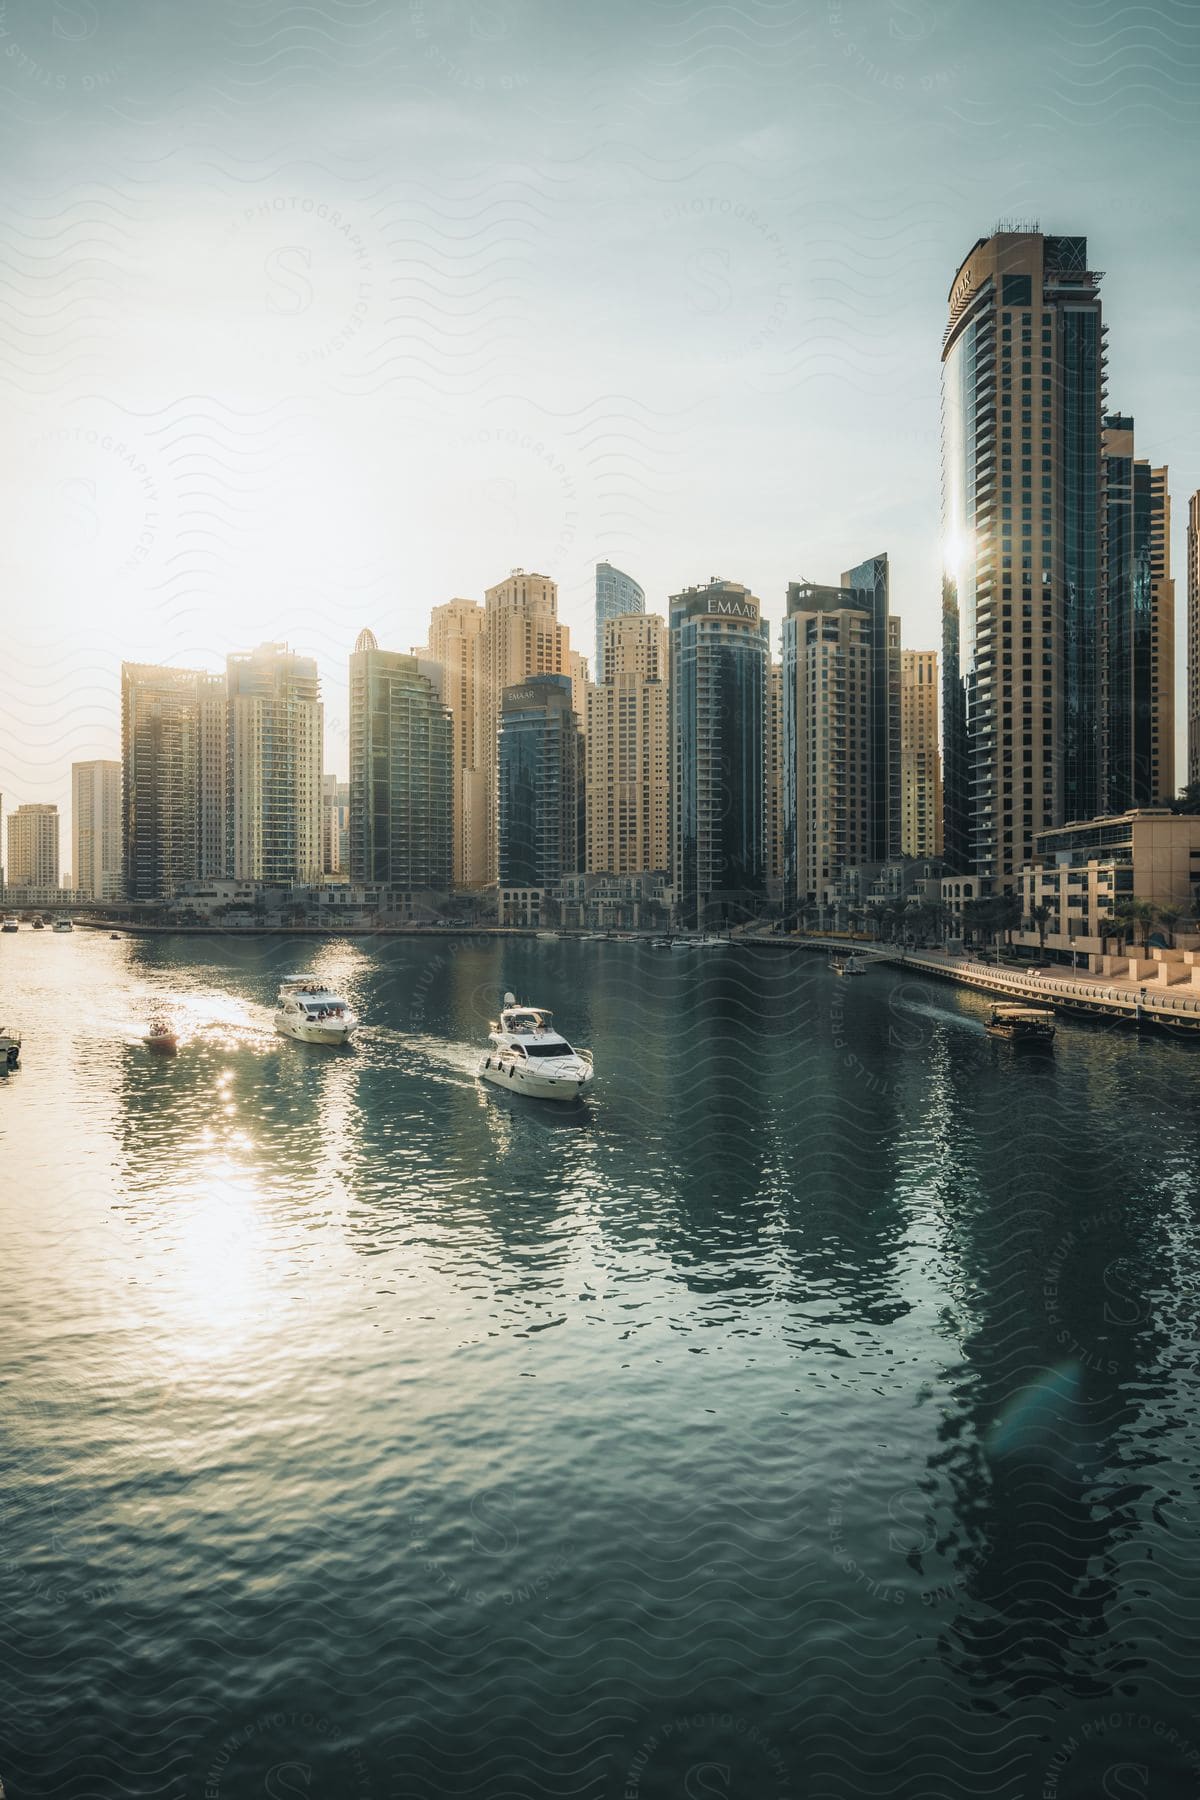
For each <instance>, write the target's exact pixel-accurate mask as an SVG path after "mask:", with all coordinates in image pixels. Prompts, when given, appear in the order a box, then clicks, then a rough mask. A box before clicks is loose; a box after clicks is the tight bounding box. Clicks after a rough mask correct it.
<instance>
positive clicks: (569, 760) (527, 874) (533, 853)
mask: <svg viewBox="0 0 1200 1800" xmlns="http://www.w3.org/2000/svg"><path fill="white" fill-rule="evenodd" d="M499 782H500V796H499V804H500V810H499V852H500V885H501V887H505V888H509V887H515V888H549V887H554V886H556V885H557V883H558V882H559V881H560V880H561V878H562V877H563V876H564V875H567V874H573V873H575V872H576V871H578V870H580V869H582V868H583V859H584V745H583V734H582V732H581V731H580V728H579V720H578V718H577V717H576V715H575V712H574V711H573V709H572V706H571V677H570V676H569V675H531V676H529V677H528V679H527V680H525V681H523V682H521V683H519V684H518V685H517V686H516V687H510V688H506V689H505V691H504V695H503V699H502V704H501V713H500V745H499Z"/></svg>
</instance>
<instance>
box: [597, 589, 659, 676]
mask: <svg viewBox="0 0 1200 1800" xmlns="http://www.w3.org/2000/svg"><path fill="white" fill-rule="evenodd" d="M645 610H646V596H645V594H644V593H643V591H642V589H641V588H640V587H639V586H638V584H637V582H636V581H635V580H634V579H633V577H632V575H626V574H624V573H623V572H622V571H621V570H620V569H614V568H613V566H612V564H611V563H606V562H602V563H597V564H596V660H595V663H594V664H593V665H592V680H593V681H594V682H595V683H596V685H597V687H599V686H600V684H601V683H602V682H603V680H604V627H605V626H606V625H607V623H608V621H609V620H610V619H615V618H618V617H619V616H620V615H621V613H644V612H645Z"/></svg>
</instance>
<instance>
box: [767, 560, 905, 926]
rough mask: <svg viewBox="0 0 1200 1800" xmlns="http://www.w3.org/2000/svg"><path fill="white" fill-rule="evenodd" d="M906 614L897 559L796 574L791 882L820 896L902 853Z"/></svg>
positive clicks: (791, 598)
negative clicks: (850, 874)
mask: <svg viewBox="0 0 1200 1800" xmlns="http://www.w3.org/2000/svg"><path fill="white" fill-rule="evenodd" d="M900 676H901V656H900V621H899V619H897V618H896V617H895V615H894V614H893V613H891V612H890V611H889V608H888V560H887V557H886V556H875V557H869V558H868V559H867V561H866V562H864V563H860V564H859V565H858V567H857V568H854V569H848V570H847V571H846V572H845V573H844V574H843V575H842V580H841V586H840V587H823V586H821V585H819V584H818V583H816V582H811V581H805V582H796V581H794V582H792V583H790V585H789V587H788V592H787V615H786V617H785V619H784V622H783V674H782V689H783V717H782V766H783V790H782V793H783V798H782V806H783V844H784V892H785V898H786V901H787V904H788V905H789V906H792V905H796V904H802V903H803V902H804V901H805V900H810V899H819V898H820V897H821V894H822V891H823V888H824V884H825V883H826V882H828V881H831V880H833V879H834V877H835V876H837V874H838V873H839V872H840V871H841V870H842V869H843V868H844V867H846V866H848V865H849V866H854V865H856V864H861V863H883V862H887V861H888V860H889V859H891V858H893V857H897V856H899V855H900V854H901V843H902V837H903V831H902V817H901V794H902V786H901V679H900Z"/></svg>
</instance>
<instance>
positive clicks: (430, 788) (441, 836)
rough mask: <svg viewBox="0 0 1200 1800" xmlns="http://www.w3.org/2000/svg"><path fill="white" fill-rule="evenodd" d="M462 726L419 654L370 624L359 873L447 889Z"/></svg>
mask: <svg viewBox="0 0 1200 1800" xmlns="http://www.w3.org/2000/svg"><path fill="white" fill-rule="evenodd" d="M453 790H454V748H453V726H452V723H451V719H450V714H449V711H448V709H447V708H446V707H445V706H443V704H442V702H441V699H440V698H439V696H438V693H437V691H436V689H435V688H434V686H433V683H432V682H431V681H430V680H429V678H428V677H427V676H425V675H423V674H422V673H421V671H420V668H419V666H418V662H417V658H416V657H415V656H405V655H403V654H401V653H400V652H399V651H393V650H380V649H379V648H378V647H377V645H376V643H375V640H374V638H373V637H372V636H371V634H370V633H364V634H363V635H362V637H360V639H359V642H358V646H357V647H356V649H355V651H354V654H353V655H352V656H351V658H350V833H349V838H350V844H349V848H350V879H351V881H352V882H354V883H356V884H359V885H367V884H372V883H377V884H379V885H380V886H383V887H391V888H400V889H405V890H409V891H411V890H414V889H420V890H432V891H434V892H442V891H445V890H446V889H448V888H449V886H450V880H451V862H452V859H451V832H452V810H453V808H452V801H453Z"/></svg>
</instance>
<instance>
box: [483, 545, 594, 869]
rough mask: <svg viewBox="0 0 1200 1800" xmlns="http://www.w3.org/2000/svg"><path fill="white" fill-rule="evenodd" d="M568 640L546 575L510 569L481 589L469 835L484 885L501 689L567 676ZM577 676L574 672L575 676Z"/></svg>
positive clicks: (494, 828)
mask: <svg viewBox="0 0 1200 1800" xmlns="http://www.w3.org/2000/svg"><path fill="white" fill-rule="evenodd" d="M570 656H571V638H570V633H569V631H568V630H567V627H566V626H565V625H560V624H559V622H558V588H557V586H556V585H555V583H554V582H553V581H551V580H550V578H549V576H547V575H537V574H527V573H526V572H525V570H524V569H514V570H513V571H512V573H511V574H510V575H509V576H508V578H507V580H505V581H501V582H498V583H497V585H496V586H495V587H490V588H488V589H487V591H486V593H485V595H484V625H483V636H482V642H481V644H480V648H479V660H478V663H477V666H476V688H475V694H476V726H475V746H476V755H477V757H478V767H479V770H480V774H481V778H482V779H481V783H480V785H481V787H482V790H483V804H484V818H483V822H482V823H483V830H482V833H479V832H477V833H476V834H475V836H476V838H477V840H478V844H477V854H479V856H480V863H481V867H482V868H483V870H484V871H485V877H484V878H485V880H486V881H488V882H492V881H495V880H496V878H497V873H498V868H499V834H498V808H499V785H498V781H499V741H500V712H501V704H502V696H503V694H504V692H505V690H506V689H507V688H509V687H513V686H515V685H517V684H518V683H520V682H522V681H524V680H525V678H526V677H527V676H529V675H565V676H567V677H568V679H570V678H571V676H572V668H571V662H570ZM576 674H577V671H576Z"/></svg>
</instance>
